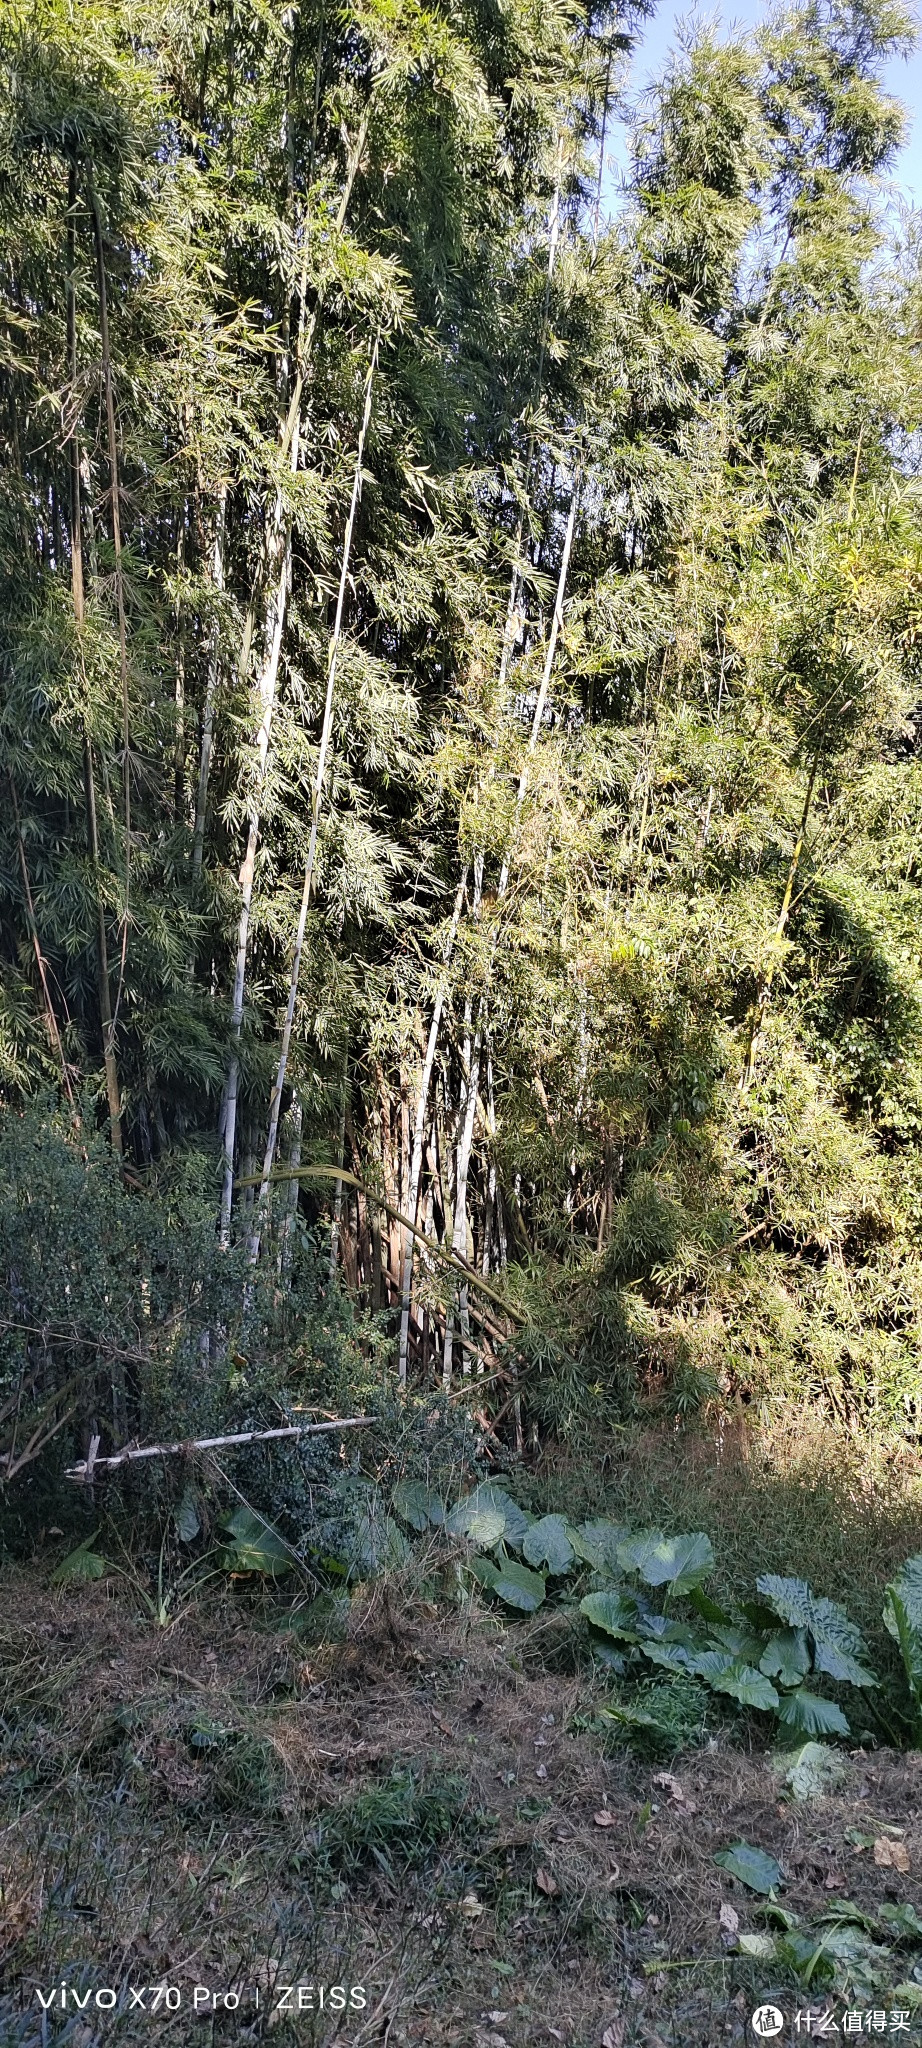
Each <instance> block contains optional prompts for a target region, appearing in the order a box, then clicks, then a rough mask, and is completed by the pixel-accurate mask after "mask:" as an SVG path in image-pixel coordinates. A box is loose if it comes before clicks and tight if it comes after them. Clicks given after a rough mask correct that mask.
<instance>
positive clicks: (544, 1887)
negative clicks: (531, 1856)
mask: <svg viewBox="0 0 922 2048" xmlns="http://www.w3.org/2000/svg"><path fill="white" fill-rule="evenodd" d="M535 1883H536V1885H537V1887H538V1890H539V1892H544V1893H545V1895H546V1897H547V1898H549V1899H553V1898H556V1896H557V1893H558V1892H559V1890H560V1886H559V1884H557V1883H556V1882H555V1880H554V1878H552V1876H551V1873H550V1871H549V1870H539V1872H538V1875H537V1877H536V1878H535Z"/></svg>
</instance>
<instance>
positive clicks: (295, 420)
mask: <svg viewBox="0 0 922 2048" xmlns="http://www.w3.org/2000/svg"><path fill="white" fill-rule="evenodd" d="M373 95H374V88H373V89H372V94H371V95H370V96H369V100H368V103H367V105H366V108H365V112H364V115H363V117H362V120H361V123H360V125H359V130H358V134H357V136H356V139H355V142H354V144H353V147H352V150H351V151H350V155H349V161H348V164H347V167H346V177H345V182H344V185H343V190H342V193H341V195H340V202H339V207H338V209H337V213H336V221H335V230H336V233H337V234H338V233H340V232H341V231H342V228H343V226H344V224H345V219H346V213H347V210H348V206H349V200H350V198H351V195H352V188H353V186H354V184H355V180H356V177H357V176H358V171H359V166H360V164H361V161H362V156H363V154H364V150H365V143H366V140H367V137H368V128H369V123H370V121H371V113H372V105H373ZM309 248H310V238H309V235H308V232H307V227H306V226H305V231H304V242H303V254H302V262H301V279H300V311H299V318H298V345H297V351H296V362H295V377H294V384H293V388H292V393H291V400H290V403H289V407H288V414H287V418H286V420H285V422H284V426H283V428H282V434H281V442H280V448H279V465H280V468H282V469H284V467H285V465H286V464H287V465H288V467H289V469H290V471H291V474H292V476H294V475H296V474H297V469H298V463H299V459H300V438H301V418H302V401H303V397H304V382H305V376H306V372H307V365H308V362H309V360H310V355H311V350H312V347H313V340H314V334H315V332H316V327H317V319H318V315H319V312H320V310H321V306H322V299H321V300H320V301H318V304H317V306H316V307H315V308H314V310H313V312H312V313H311V315H310V318H308V316H307V270H308V253H309ZM263 561H264V564H265V576H264V578H263V577H261V576H259V575H258V576H257V578H256V580H255V582H254V586H253V591H252V593H251V597H250V603H249V606H248V609H247V614H246V618H245V620H244V627H243V636H242V641H241V647H240V659H239V674H240V678H241V681H242V682H245V681H246V678H247V675H248V673H249V666H250V651H251V648H252V643H253V634H254V631H255V624H256V607H257V602H258V595H259V590H260V587H261V583H262V581H263V580H265V581H266V582H267V583H268V586H269V598H268V601H267V606H266V622H265V632H264V650H265V652H264V657H263V666H262V671H261V675H260V683H259V701H260V707H261V709H260V723H259V731H258V733H257V742H256V745H257V778H256V787H255V790H254V792H253V797H252V802H251V809H250V820H249V827H248V832H247V844H246V851H245V853H244V856H243V860H242V862H241V866H240V876H239V886H240V915H239V920H238V926H237V951H236V957H235V962H234V982H233V989H232V994H231V1014H230V1039H231V1051H230V1058H229V1060H228V1070H227V1079H226V1082H225V1086H224V1095H223V1100H222V1104H221V1116H220V1124H219V1128H220V1133H221V1138H222V1143H223V1150H224V1177H223V1182H222V1187H221V1214H220V1239H221V1243H222V1245H226V1244H227V1243H228V1242H229V1239H230V1222H231V1207H232V1204H233V1198H234V1153H235V1147H236V1135H237V1100H238V1094H239V1086H240V1034H241V1029H242V1025H243V1009H244V998H245V993H246V963H247V950H248V946H249V933H250V911H251V907H252V901H253V878H254V874H255V871H256V848H257V843H258V839H259V830H260V822H261V810H262V791H263V786H264V783H265V778H266V766H267V762H268V754H269V739H270V734H271V729H272V719H273V713H274V710H275V695H276V685H277V681H278V665H279V656H280V653H281V646H282V635H283V633H284V629H285V614H286V609H287V600H288V593H289V587H290V580H291V522H290V519H289V516H288V511H287V506H286V503H285V496H284V493H283V490H282V487H281V483H279V484H278V485H277V487H276V491H275V496H274V499H273V501H272V506H271V510H270V511H269V513H268V514H267V519H266V533H265V541H264V547H263Z"/></svg>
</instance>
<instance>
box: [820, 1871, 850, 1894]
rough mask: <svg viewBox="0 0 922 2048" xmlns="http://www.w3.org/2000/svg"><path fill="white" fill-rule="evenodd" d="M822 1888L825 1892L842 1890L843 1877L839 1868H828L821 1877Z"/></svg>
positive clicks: (843, 1888) (843, 1887) (843, 1884)
mask: <svg viewBox="0 0 922 2048" xmlns="http://www.w3.org/2000/svg"><path fill="white" fill-rule="evenodd" d="M823 1890H824V1891H826V1892H844V1890H845V1879H844V1877H843V1876H842V1873H841V1871H840V1870H830V1871H828V1872H827V1874H826V1876H825V1877H824V1879H823Z"/></svg>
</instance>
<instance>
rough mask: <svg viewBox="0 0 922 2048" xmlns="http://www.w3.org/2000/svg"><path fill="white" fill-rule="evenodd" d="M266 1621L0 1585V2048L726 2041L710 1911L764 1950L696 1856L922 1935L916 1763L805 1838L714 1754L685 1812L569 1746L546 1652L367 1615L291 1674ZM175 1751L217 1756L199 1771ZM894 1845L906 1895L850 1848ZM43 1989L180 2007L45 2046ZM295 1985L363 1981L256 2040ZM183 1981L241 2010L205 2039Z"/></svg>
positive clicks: (740, 1978)
mask: <svg viewBox="0 0 922 2048" xmlns="http://www.w3.org/2000/svg"><path fill="white" fill-rule="evenodd" d="M274 1618H275V1621H276V1623H277V1620H278V1616H277V1615H276V1616H275V1617H274ZM272 1621H273V1613H272V1610H271V1607H268V1606H267V1607H266V1608H265V1609H262V1608H260V1607H259V1605H258V1604H257V1605H256V1606H255V1607H254V1606H251V1605H249V1603H248V1602H247V1601H246V1600H244V1599H240V1598H238V1599H236V1600H228V1601H226V1602H224V1603H223V1604H222V1605H220V1606H213V1607H211V1608H209V1609H208V1610H206V1609H204V1608H199V1609H198V1610H197V1611H196V1612H193V1613H190V1614H187V1615H186V1616H185V1617H184V1618H183V1619H181V1620H180V1621H179V1622H178V1623H177V1625H176V1626H175V1627H174V1628H173V1629H171V1630H170V1631H169V1632H167V1633H163V1632H158V1631H156V1630H155V1629H153V1628H152V1627H151V1625H150V1623H149V1622H145V1621H143V1620H141V1619H139V1618H138V1617H137V1616H136V1615H135V1614H134V1613H133V1612H132V1610H131V1606H130V1603H129V1602H127V1600H126V1596H125V1595H124V1593H120V1594H119V1595H118V1596H117V1597H116V1596H115V1595H114V1594H109V1593H107V1591H106V1589H105V1588H104V1587H91V1588H86V1589H82V1590H81V1591H80V1592H79V1593H77V1594H74V1593H69V1594H68V1595H67V1596H64V1595H62V1594H58V1595H52V1594H49V1593H47V1592H45V1591H43V1590H42V1588H41V1587H39V1586H37V1585H36V1582H35V1578H34V1575H29V1574H26V1573H24V1572H23V1573H19V1574H16V1575H13V1576H12V1577H11V1578H10V1579H9V1580H8V1581H7V1585H6V1590H5V1600H4V1620H3V1623H2V1630H0V1633H2V1643H0V1649H2V1653H3V1669H4V1679H3V1693H4V1697H3V1698H2V1700H0V1716H2V1728H3V1730H4V1731H5V1732H4V1747H3V1758H2V1763H3V1776H2V1778H0V1790H2V1792H3V1795H4V1796H3V1797H2V1799H0V1828H2V1851H0V1867H2V1868H3V1870H4V1873H5V1874H4V1879H3V1914H2V1935H0V1956H2V1964H0V1969H2V1976H0V2039H2V2041H3V2044H4V2048H7V2044H9V2048H12V2044H13V2043H17V2044H20V2048H33V2044H34V2048H39V2044H42V2048H47V2044H53V2043H57V2042H61V2043H62V2044H63V2043H64V2042H65V2041H66V2042H68V2043H72V2044H74V2048H77V2044H79V2048H95V2043H96V2042H97V2040H98V2041H99V2042H100V2043H102V2042H104V2041H105V2042H108V2041H110V2040H111V2041H114V2042H118V2043H119V2044H122V2043H129V2042H130V2043H135V2042H137V2043H139V2044H140V2043H142V2042H145V2043H148V2044H149V2043H150V2042H152V2041H153V2040H157V2041H159V2040H160V2039H165V2040H166V2041H167V2042H170V2041H172V2042H174V2043H179V2042H184V2041H186V2040H189V2041H196V2042H215V2043H217V2042H225V2041H227V2042H231V2041H233V2042H240V2043H243V2042H250V2041H254V2042H255V2041H260V2040H263V2039H264V2038H265V2039H270V2038H271V2040H272V2041H274V2042H277V2043H279V2044H280V2048H282V2044H283V2043H284V2042H285V2041H287V2040H289V2039H290V2040H291V2041H298V2042H300V2043H302V2044H304V2043H309V2044H310V2048H333V2044H334V2043H335V2044H340V2043H343V2044H345V2043H347V2042H348V2043H350V2044H351V2048H360V2044H365V2043H371V2042H373V2041H374V2042H385V2041H386V2042H389V2043H390V2044H392V2048H408V2044H411V2043H421V2044H425V2048H429V2044H431V2048H443V2044H444V2048H449V2044H451V2048H497V2044H499V2043H501V2042H505V2043H506V2044H508V2048H526V2044H528V2048H531V2044H532V2043H539V2042H548V2043H550V2042H553V2041H555V2040H556V2041H563V2042H565V2043H566V2044H568V2048H598V2044H599V2043H600V2042H601V2040H602V2035H603V2032H604V2031H605V2029H606V2028H607V2027H609V2026H610V2025H611V2024H612V2023H613V2022H614V2021H617V2022H618V2024H619V2025H620V2024H621V2023H622V2022H623V2025H624V2042H625V2048H630V2044H633V2043H637V2044H640V2043H643V2044H645V2048H646V2044H648V2043H649V2044H654V2048H655V2043H656V2041H657V2040H659V2041H662V2042H666V2043H672V2044H675V2048H679V2044H680V2043H681V2044H683V2048H684V2044H685V2043H686V2042H690V2041H703V2042H708V2041H715V2042H717V2041H720V2042H722V2041H724V2040H739V2041H742V2040H743V2039H744V2038H745V2035H746V2025H747V2017H748V2012H749V2010H750V2005H751V1998H752V1990H753V1985H752V1981H751V1966H748V1965H746V1966H744V1965H742V1964H741V1963H740V1962H739V1961H737V1960H734V1959H733V1958H732V1957H731V1956H730V1954H729V1953H728V1951H727V1949H726V1948H725V1946H724V1945H723V1943H722V1939H721V1931H720V1925H719V1917H718V1916H719V1911H720V1905H721V1901H722V1900H726V1899H728V1898H732V1900H733V1903H734V1904H735V1907H736V1910H737V1911H738V1912H739V1914H740V1919H741V1922H742V1924H743V1926H744V1927H745V1925H746V1924H747V1923H748V1924H750V1925H752V1926H757V1925H759V1924H761V1923H760V1922H759V1921H758V1918H757V1915H756V1914H755V1912H754V1909H753V1905H752V1902H749V1903H748V1904H747V1900H746V1898H745V1896H744V1895H743V1894H742V1893H741V1892H740V1891H739V1888H737V1887H734V1886H733V1885H732V1883H731V1881H730V1880H728V1879H726V1878H725V1877H722V1876H721V1873H720V1872H719V1871H718V1869H717V1868H716V1867H715V1865H714V1863H713V1861H712V1856H713V1851H714V1849H715V1848H717V1847H719V1846H722V1845H725V1844H726V1843H728V1842H729V1841H732V1840H734V1839H736V1838H738V1837H739V1836H744V1837H746V1838H747V1839H748V1840H750V1841H752V1842H754V1843H757V1844H758V1845H759V1846H761V1847H763V1848H767V1849H769V1850H771V1851H772V1852H774V1853H775V1854H777V1855H778V1856H779V1858H780V1859H781V1861H782V1862H783V1863H784V1865H785V1868H786V1870H787V1873H788V1889H787V1892H786V1901H787V1902H788V1903H790V1904H791V1905H793V1906H794V1907H795V1908H796V1909H798V1910H800V1911H802V1912H804V1913H806V1914H808V1915H809V1914H810V1913H811V1912H818V1911H820V1910H822V1907H823V1906H824V1904H825V1905H828V1902H829V1899H830V1897H836V1896H841V1891H842V1889H843V1887H846V1886H847V1889H848V1894H849V1896H850V1897H851V1898H853V1899H855V1900H856V1901H857V1902H858V1903H859V1904H861V1905H863V1906H864V1907H865V1908H866V1909H867V1910H869V1911H874V1910H876V1908H877V1907H878V1906H879V1904H880V1903H881V1902H882V1901H883V1900H884V1899H885V1898H888V1897H889V1898H894V1899H895V1898H908V1899H911V1900H913V1901H914V1903H915V1904H916V1906H917V1908H919V1909H920V1910H922V1891H920V1888H919V1885H918V1881H917V1873H918V1871H919V1870H920V1869H922V1822H920V1808H922V1776H920V1768H922V1767H920V1762H919V1760H918V1759H915V1758H913V1759H904V1758H898V1757H893V1756H886V1755H881V1756H878V1757H876V1758H867V1757H864V1756H862V1755H860V1754H859V1755H858V1756H857V1757H856V1758H855V1759H854V1760H853V1761H852V1762H851V1763H850V1765H849V1781H848V1783H847V1785H846V1786H845V1787H844V1788H843V1790H842V1792H841V1793H840V1794H839V1795H838V1796H837V1797H835V1798H832V1799H828V1800H825V1801H823V1802H821V1803H820V1804H819V1805H818V1806H817V1807H815V1808H811V1809H809V1810H808V1809H803V1808H796V1807H791V1806H787V1805H784V1804H782V1803H780V1802H779V1798H778V1786H777V1780H776V1779H775V1777H774V1776H773V1774H772V1771H771V1768H770V1765H769V1762H768V1761H767V1759H766V1758H765V1757H764V1756H763V1755H756V1754H753V1755H749V1754H747V1753H745V1752H743V1751H741V1750H739V1749H731V1748H729V1747H725V1746H720V1747H717V1748H716V1749H715V1750H713V1751H711V1752H708V1751H704V1752H699V1753H698V1754H696V1755H695V1756H694V1757H689V1758H686V1759H684V1760H683V1761H682V1762H681V1763H679V1764H678V1765H677V1766H676V1771H677V1776H678V1780H679V1783H680V1784H681V1787H682V1790H683V1793H684V1795H685V1796H684V1799H683V1800H682V1801H677V1800H676V1798H675V1797H674V1796H673V1794H672V1790H671V1788H670V1787H669V1786H668V1785H662V1784H657V1782H656V1767H655V1766H652V1765H643V1764H641V1763H639V1762H637V1761H635V1760H632V1759H629V1758H626V1757H623V1756H622V1757H618V1756H605V1755H604V1754H602V1753H601V1751H600V1747H599V1744H598V1742H597V1740H596V1739H595V1738H594V1737H593V1736H592V1735H590V1734H586V1733H583V1734H581V1733H578V1732H573V1729H572V1721H573V1716H574V1715H577V1716H579V1714H580V1712H585V1710H587V1709H588V1708H591V1707H592V1705H593V1700H592V1697H591V1691H590V1681H589V1680H588V1679H586V1678H585V1677H581V1676H580V1675H579V1674H578V1673H571V1674H570V1675H569V1676H567V1675H561V1674H560V1673H556V1674H555V1673H554V1672H552V1671H548V1670H547V1669H545V1668H544V1662H543V1656H542V1654H541V1644H542V1636H541V1630H540V1626H539V1625H537V1624H536V1625H530V1626H524V1627H522V1628H512V1629H509V1630H506V1629H502V1628H500V1627H499V1626H498V1625H497V1624H495V1623H494V1622H492V1621H491V1620H490V1619H489V1618H487V1617H484V1616H480V1617H479V1618H477V1617H474V1616H471V1617H469V1618H468V1620H467V1621H466V1622H465V1620H464V1619H463V1618H455V1619H451V1618H450V1617H449V1618H448V1619H446V1618H445V1617H444V1616H443V1617H441V1618H439V1617H436V1616H435V1614H434V1612H433V1610H432V1609H431V1608H429V1609H427V1608H426V1606H425V1605H424V1604H423V1603H421V1602H419V1601H415V1602H413V1601H407V1602H404V1603H403V1604H401V1602H400V1600H399V1598H398V1597H397V1596H396V1595H395V1594H392V1595H391V1596H389V1597H388V1598H386V1599H385V1598H384V1597H383V1596H382V1595H380V1594H378V1595H376V1596H373V1597H372V1596H369V1598H368V1600H367V1601H366V1602H364V1603H361V1602H357V1603H356V1604H355V1611H354V1615H353V1622H352V1628H351V1631H350V1637H349V1639H348V1640H347V1641H346V1642H345V1643H344V1644H342V1645H341V1646H339V1647H337V1648H332V1647H322V1648H320V1649H318V1650H316V1651H307V1652H305V1651H304V1650H302V1649H300V1648H299V1647H298V1646H297V1644H296V1643H294V1642H293V1639H292V1638H291V1637H290V1636H284V1635H282V1634H280V1633H279V1632H278V1628H277V1626H276V1627H272V1626H270V1623H272ZM196 1729H198V1730H199V1731H201V1730H202V1729H204V1730H206V1731H211V1735H212V1736H214V1731H216V1730H217V1731H220V1732H219V1735H218V1736H216V1737H215V1739H214V1740H211V1737H209V1738H208V1739H207V1740H206V1742H205V1744H204V1746H199V1747H196V1744H195V1742H194V1741H193V1740H192V1739H191V1735H190V1731H194V1730H196ZM408 1773H410V1774H411V1775H408ZM600 1813H601V1814H604V1815H607V1816H610V1817H611V1819H610V1824H608V1825H604V1826H603V1825H600V1824H599V1822H598V1821H597V1819H596V1818H595V1816H596V1815H598V1814H600ZM884 1823H890V1824H892V1825H895V1826H899V1827H901V1828H903V1829H905V1831H906V1840H907V1842H908V1843H909V1845H910V1851H911V1858H912V1869H911V1871H910V1873H909V1874H908V1875H905V1874H900V1873H899V1872H897V1871H895V1870H893V1869H886V1870H885V1869H880V1868H878V1867H877V1866H875V1864H874V1863H873V1861H872V1860H871V1858H870V1856H869V1855H868V1854H867V1853H863V1852H859V1851H858V1850H857V1848H856V1846H855V1844H854V1843H852V1842H850V1841H849V1839H848V1832H847V1831H848V1829H849V1828H851V1829H852V1830H853V1831H854V1830H855V1829H856V1828H857V1829H859V1830H860V1829H862V1828H863V1829H864V1831H865V1833H868V1832H874V1831H875V1830H878V1829H879V1828H880V1827H881V1826H882V1825H883V1824H884ZM747 1970H748V1971H749V1972H750V1974H749V1975H747ZM62 1975H63V1976H65V1977H68V1978H69V1979H70V1981H72V1982H74V1983H77V1984H78V1985H86V1984H87V1983H89V1982H91V1981H92V1982H94V1983H97V1984H112V1985H117V1984H122V1983H125V1982H130V1983H132V1984H135V1985H140V1984H156V1983H157V1982H159V1981H161V1980H162V1979H163V1980H166V1981H168V1982H171V1983H173V1984H175V1985H176V1986H177V1987H178V1988H179V1989H180V1990H181V1991H182V1993H183V1996H184V2000H185V2003H184V2005H183V2007H182V2008H181V2009H180V2011H179V2012H177V2013H175V2014H173V2015H166V2016H162V2015H161V2016H160V2017H159V2018H157V2019H156V2020H155V2019H152V2018H151V2017H150V2016H148V2017H143V2018H142V2017H139V2016H138V2015H137V2014H134V2015H133V2014H131V2013H129V2012H127V2011H118V2012H116V2014H115V2015H113V2017H112V2018H111V2019H108V2018H106V2016H105V2015H102V2016H99V2018H98V2019H97V2020H96V2021H93V2022H92V2023H90V2022H89V2021H88V2020H84V2019H82V2018H78V2017H77V2016H72V2018H71V2020H70V2021H69V2022H68V2024H67V2027H62V2025H61V2022H60V2021H59V2020H58V2019H55V2017H54V2015H49V2023H48V2024H47V2025H46V2027H45V2031H44V2033H43V2032H42V2030H41V2024H40V2022H39V2019H38V2018H37V2009H36V2001H35V1996H34V1994H35V1988H36V1986H40V1987H45V1989H46V1990H47V1988H48V1987H49V1986H50V1985H51V1983H52V1982H54V1981H55V1980H58V1981H60V1979H61V1977H62ZM290 1981H293V1982H301V1983H305V1984H308V1983H313V1984H317V1983H318V1982H324V1981H325V1982H328V1983H329V1982H343V1981H345V1982H347V1983H355V1984H362V1985H364V1986H365V1987H366V1990H367V1993H368V1998H369V2004H368V2007H367V2009H366V2010H365V2011H364V2012H363V2013H361V2014H358V2015H352V2016H351V2017H350V2018H348V2019H347V2020H345V2021H344V2020H343V2019H342V2018H341V2017H339V2016H337V2015H335V2014H332V2013H326V2014H323V2015H319V2016H317V2015H315V2016H314V2017H313V2018H311V2017H309V2016H308V2015H307V2014H303V2015H302V2016H301V2018H300V2019H299V2020H298V2021H296V2022H293V2023H292V2024H291V2025H289V2023H288V2021H287V2020H286V2019H285V2018H284V2017H280V2018H278V2019H277V2020H276V2021H275V2024H274V2025H270V2023H269V2022H270V2013H269V2011H268V2009H267V2001H269V2002H271V2001H270V2000H269V1994H270V1992H271V1988H272V1986H273V1984H276V1983H278V1982H290ZM195 1983H200V1984H207V1985H211V1986H213V1987H215V1988H216V1989H221V1988H231V1987H233V1988H235V1989H236V1990H237V1991H238V1992H239V1994H240V2000H241V2003H240V2006H239V2008H238V2010H237V2011H236V2012H219V2013H218V2014H217V2015H213V2016H212V2017H210V2018H207V2019H206V2018H205V2017H204V2016H202V2017H195V2016H194V2015H193V2014H192V2013H191V2011H190V2009H189V2004H188V2000H189V1997H190V1995H191V1991H192V1987H193V1986H194V1984H195ZM257 1988H259V1989H260V1991H261V2001H262V2002H261V2006H260V2009H259V2010H258V2011H257V2009H256V2008H255V2004H254V1999H255V1992H256V1990H257ZM490 2015H494V2017H492V2018H491V2017H490ZM496 2015H501V2017H496ZM78 2026H79V2027H83V2028H84V2032H83V2033H82V2034H81V2033H79V2032H78V2031H76V2028H77V2027H78ZM164 2027H165V2028H166V2029H167V2032H166V2034H165V2035H164V2034H163V2032H162V2029H163V2028H164Z"/></svg>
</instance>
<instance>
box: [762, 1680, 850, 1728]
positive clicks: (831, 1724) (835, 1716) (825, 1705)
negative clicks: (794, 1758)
mask: <svg viewBox="0 0 922 2048" xmlns="http://www.w3.org/2000/svg"><path fill="white" fill-rule="evenodd" d="M778 1719H779V1721H780V1723H781V1726H782V1728H786V1729H787V1730H788V1731H789V1732H790V1734H792V1735H848V1734H850V1732H851V1731H850V1729H849V1725H848V1722H847V1721H846V1718H845V1715H844V1714H843V1712H842V1709H841V1707H837V1706H836V1703H835V1701H834V1700H824V1699H821V1698H820V1695H819V1693H815V1692H806V1691H805V1690H804V1687H803V1686H800V1687H799V1689H798V1691H797V1692H789V1693H785V1694H784V1695H783V1697H782V1700H781V1704H780V1706H779V1708H778Z"/></svg>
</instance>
